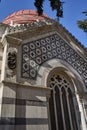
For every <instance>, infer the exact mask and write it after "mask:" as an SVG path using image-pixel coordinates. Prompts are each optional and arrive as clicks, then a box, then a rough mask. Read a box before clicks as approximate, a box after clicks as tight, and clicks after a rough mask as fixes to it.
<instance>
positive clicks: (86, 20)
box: [77, 11, 87, 32]
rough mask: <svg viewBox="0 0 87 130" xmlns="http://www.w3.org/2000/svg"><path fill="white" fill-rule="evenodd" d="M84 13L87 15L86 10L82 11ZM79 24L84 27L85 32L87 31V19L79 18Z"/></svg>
mask: <svg viewBox="0 0 87 130" xmlns="http://www.w3.org/2000/svg"><path fill="white" fill-rule="evenodd" d="M82 13H84V14H85V15H86V16H87V11H85V12H82ZM77 25H78V27H79V28H80V29H82V30H83V31H84V32H87V19H85V20H82V21H81V20H79V21H77Z"/></svg>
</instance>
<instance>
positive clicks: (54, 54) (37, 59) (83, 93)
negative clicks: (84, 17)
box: [0, 10, 87, 130]
mask: <svg viewBox="0 0 87 130" xmlns="http://www.w3.org/2000/svg"><path fill="white" fill-rule="evenodd" d="M0 76H1V82H0V130H87V51H86V49H85V48H84V47H83V46H82V45H81V43H80V42H79V41H78V40H77V39H76V38H75V37H74V36H72V34H71V33H69V32H68V31H67V30H66V29H65V28H64V27H63V26H62V25H61V24H59V23H58V22H57V21H55V20H53V19H51V18H49V17H48V16H46V15H45V14H43V15H42V16H38V15H37V13H36V11H34V10H21V11H17V12H15V13H13V14H11V15H9V16H8V17H6V18H5V19H4V20H3V22H2V23H0Z"/></svg>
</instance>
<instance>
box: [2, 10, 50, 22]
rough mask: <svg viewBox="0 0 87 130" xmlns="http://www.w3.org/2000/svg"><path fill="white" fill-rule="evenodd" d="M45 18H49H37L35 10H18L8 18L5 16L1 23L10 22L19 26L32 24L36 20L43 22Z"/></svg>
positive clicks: (45, 16) (44, 15) (43, 16)
mask: <svg viewBox="0 0 87 130" xmlns="http://www.w3.org/2000/svg"><path fill="white" fill-rule="evenodd" d="M45 18H49V17H48V16H47V15H46V14H43V15H42V16H38V14H37V12H36V11H35V10H20V11H16V12H14V13H12V14H10V15H9V16H7V17H6V18H5V19H4V20H3V23H5V24H11V21H12V22H13V23H14V24H20V23H29V22H34V21H36V20H37V19H38V20H43V19H45Z"/></svg>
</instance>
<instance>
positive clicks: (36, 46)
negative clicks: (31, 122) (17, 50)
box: [21, 33, 87, 86]
mask: <svg viewBox="0 0 87 130" xmlns="http://www.w3.org/2000/svg"><path fill="white" fill-rule="evenodd" d="M53 58H57V59H61V60H63V61H66V62H67V63H68V64H70V65H71V66H72V67H73V68H74V69H75V70H76V71H77V72H78V73H79V74H80V75H81V77H82V78H83V80H84V82H85V84H86V86H87V62H86V61H85V60H84V59H83V58H82V57H81V56H80V55H78V53H77V52H76V51H75V50H73V49H72V48H71V47H70V46H69V45H68V44H67V43H66V42H65V41H64V40H63V39H61V37H60V36H59V35H58V34H56V33H54V34H52V35H50V36H47V37H44V38H41V39H37V40H36V41H32V42H28V43H25V44H23V45H22V67H21V76H22V78H28V79H33V80H35V79H36V77H37V72H38V68H39V67H40V66H41V64H42V63H44V62H46V61H48V60H50V59H53Z"/></svg>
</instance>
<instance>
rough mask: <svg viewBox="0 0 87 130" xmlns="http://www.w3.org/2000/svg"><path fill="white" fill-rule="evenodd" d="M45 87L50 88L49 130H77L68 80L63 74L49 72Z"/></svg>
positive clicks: (72, 96) (71, 92)
mask: <svg viewBox="0 0 87 130" xmlns="http://www.w3.org/2000/svg"><path fill="white" fill-rule="evenodd" d="M47 85H48V87H51V88H52V91H51V97H50V99H49V116H50V127H51V130H79V128H78V122H77V116H76V108H75V107H76V106H75V103H74V99H75V98H74V96H75V94H74V87H73V85H72V83H71V80H70V78H69V77H68V76H67V75H66V74H65V73H59V72H57V71H56V72H55V73H54V72H51V74H50V75H49V76H48V82H47Z"/></svg>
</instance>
